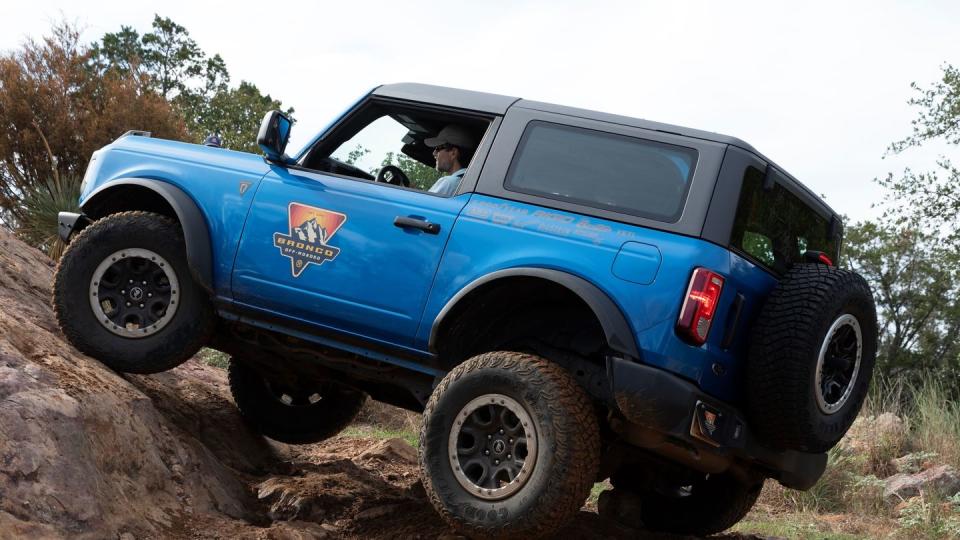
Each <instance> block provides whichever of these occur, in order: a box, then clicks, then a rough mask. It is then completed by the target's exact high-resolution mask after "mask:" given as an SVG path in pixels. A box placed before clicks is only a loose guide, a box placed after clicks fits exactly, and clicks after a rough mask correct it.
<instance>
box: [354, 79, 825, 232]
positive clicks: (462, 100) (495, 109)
mask: <svg viewBox="0 0 960 540" xmlns="http://www.w3.org/2000/svg"><path fill="white" fill-rule="evenodd" d="M372 93H373V95H375V96H381V97H389V98H396V99H403V100H410V101H420V102H426V103H435V104H437V105H443V106H446V107H455V108H458V109H466V110H471V111H477V112H483V113H488V114H496V115H504V114H506V112H507V109H509V108H510V107H519V108H523V109H530V110H536V111H543V112H549V113H555V114H562V115H566V116H573V117H577V118H585V119H590V120H597V121H600V122H609V123H612V124H621V125H625V126H631V127H637V128H641V129H649V130H651V131H660V132H664V133H671V134H675V135H681V136H684V137H692V138H696V139H703V140H707V141H713V142H717V143H721V144H729V145H732V146H736V147H738V148H742V149H744V150H746V151H748V152H752V153H753V154H756V155H757V156H758V157H759V158H760V159H762V160H764V161H765V162H767V163H768V164H770V165H773V166H775V167H776V168H777V169H779V170H780V171H782V172H783V173H784V174H785V175H786V177H787V178H788V179H789V180H791V181H793V182H794V183H795V184H796V187H797V188H799V189H801V190H803V191H805V192H806V193H807V194H808V195H810V196H812V197H813V198H814V199H815V200H816V201H817V202H818V203H820V204H822V205H823V207H824V209H825V210H826V211H827V212H829V213H830V214H833V215H836V216H838V217H839V214H837V213H836V212H835V211H834V210H833V209H832V208H830V206H829V205H828V204H827V203H826V202H825V201H824V200H823V199H822V198H821V197H820V196H818V195H817V194H816V193H814V192H813V191H812V190H810V188H808V187H807V186H805V185H803V183H802V182H800V181H799V180H797V179H796V178H794V177H793V176H792V175H790V173H788V172H786V170H785V169H784V168H783V167H780V166H779V165H777V164H776V163H774V161H773V160H771V159H769V158H768V157H766V156H764V155H763V154H761V153H760V152H759V151H758V150H757V149H756V148H754V147H753V146H751V145H750V144H749V143H747V142H746V141H744V140H742V139H738V138H736V137H731V136H729V135H722V134H719V133H713V132H711V131H703V130H699V129H693V128H687V127H683V126H676V125H673V124H664V123H661V122H654V121H651V120H643V119H640V118H633V117H630V116H621V115H618V114H611V113H604V112H598V111H592V110H589V109H579V108H577V107H567V106H565V105H555V104H552V103H543V102H540V101H532V100H528V99H521V98H518V97H513V96H503V95H500V94H490V93H487V92H476V91H473V90H462V89H459V88H449V87H446V86H435V85H432V84H420V83H394V84H385V85H383V86H379V87H377V88H375V89H374V90H373V92H372Z"/></svg>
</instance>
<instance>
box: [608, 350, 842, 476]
mask: <svg viewBox="0 0 960 540" xmlns="http://www.w3.org/2000/svg"><path fill="white" fill-rule="evenodd" d="M607 373H608V374H609V377H610V385H611V389H612V391H613V397H614V400H615V402H616V405H617V407H618V408H619V410H620V412H621V413H622V414H623V416H624V418H626V420H627V422H626V423H625V425H623V426H620V427H619V429H618V431H619V432H620V433H621V434H622V435H624V436H625V438H627V440H628V442H630V443H631V444H634V445H635V446H640V447H643V448H646V449H648V450H651V451H653V452H655V453H658V454H661V455H665V456H667V457H668V458H670V459H673V460H675V461H681V462H682V463H683V464H685V465H688V466H691V467H693V468H695V469H697V470H701V471H703V472H710V473H718V472H723V471H724V470H726V469H728V468H730V467H731V466H734V465H748V466H750V467H751V468H753V469H759V470H761V471H763V472H764V473H765V474H767V475H768V476H770V477H772V478H776V479H777V480H778V481H780V483H781V484H783V485H785V486H787V487H789V488H793V489H800V490H806V489H809V488H810V487H812V486H813V485H814V484H816V483H817V480H819V479H820V476H822V475H823V471H824V469H825V468H826V464H827V454H826V453H821V454H807V453H803V452H797V451H793V450H773V449H771V448H769V447H768V446H766V445H764V444H763V443H762V442H761V441H759V440H758V439H757V438H756V436H755V435H753V434H752V433H751V431H750V429H749V427H748V426H747V422H746V419H745V416H744V415H743V414H742V413H741V412H740V411H739V410H737V409H736V408H735V407H732V406H730V405H728V404H726V403H724V402H722V401H719V400H717V399H715V398H713V397H711V396H708V395H707V394H704V393H703V392H702V391H700V389H699V388H697V386H696V385H694V384H693V383H690V382H688V381H685V380H683V379H681V378H679V377H677V376H676V375H673V374H671V373H669V372H666V371H663V370H661V369H657V368H654V367H650V366H646V365H643V364H638V363H636V362H632V361H630V360H623V359H620V358H610V359H609V360H608V364H607Z"/></svg>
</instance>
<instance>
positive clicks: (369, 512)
mask: <svg viewBox="0 0 960 540" xmlns="http://www.w3.org/2000/svg"><path fill="white" fill-rule="evenodd" d="M399 509H400V505H399V504H386V505H383V506H374V507H373V508H367V509H366V510H363V511H361V512H359V513H357V515H356V519H357V521H363V520H366V519H377V518H380V517H383V516H389V515H390V514H392V513H394V512H396V511H397V510H399Z"/></svg>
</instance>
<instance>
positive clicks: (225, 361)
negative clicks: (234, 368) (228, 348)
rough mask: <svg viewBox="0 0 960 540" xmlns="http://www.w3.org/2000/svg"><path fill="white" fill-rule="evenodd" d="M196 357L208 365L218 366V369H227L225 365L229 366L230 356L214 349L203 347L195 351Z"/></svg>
mask: <svg viewBox="0 0 960 540" xmlns="http://www.w3.org/2000/svg"><path fill="white" fill-rule="evenodd" d="M197 357H198V358H199V359H200V361H201V362H203V363H204V364H206V365H208V366H213V367H218V368H220V369H227V367H229V366H230V356H229V355H228V354H226V353H222V352H220V351H217V350H214V349H208V348H206V347H204V348H202V349H200V352H199V353H197Z"/></svg>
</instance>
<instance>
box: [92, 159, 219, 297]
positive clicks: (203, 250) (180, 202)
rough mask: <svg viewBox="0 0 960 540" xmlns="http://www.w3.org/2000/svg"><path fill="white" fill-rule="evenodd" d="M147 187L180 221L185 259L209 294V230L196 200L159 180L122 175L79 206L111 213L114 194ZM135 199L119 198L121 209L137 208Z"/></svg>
mask: <svg viewBox="0 0 960 540" xmlns="http://www.w3.org/2000/svg"><path fill="white" fill-rule="evenodd" d="M144 189H146V190H149V191H150V192H151V193H152V194H153V195H154V196H159V197H161V198H162V199H163V201H165V202H166V204H167V205H168V206H169V208H170V210H172V212H173V214H174V215H175V216H176V218H177V220H178V221H179V222H180V227H181V228H182V229H183V239H184V242H185V243H186V248H187V262H188V264H189V266H190V272H191V274H192V275H193V278H194V279H195V280H196V281H197V283H199V284H200V285H201V286H202V287H203V288H204V289H206V290H207V291H208V292H210V293H213V259H212V253H213V250H212V248H211V244H210V229H209V227H208V226H207V221H206V219H205V218H204V216H203V212H201V211H200V207H199V206H197V203H196V202H194V200H193V199H192V198H191V197H190V196H189V195H187V194H186V193H185V192H184V191H183V190H182V189H180V188H178V187H177V186H174V185H172V184H169V183H167V182H163V181H161V180H152V179H145V178H122V179H118V180H114V181H111V182H109V183H107V184H104V185H102V186H100V187H99V188H97V189H96V190H95V191H93V192H92V193H91V194H90V195H89V196H87V198H86V200H84V202H83V205H82V206H81V209H82V210H83V212H84V214H85V215H87V216H90V217H91V218H93V219H99V218H101V217H105V216H106V215H108V214H110V213H113V211H115V206H116V204H117V203H116V198H117V197H118V196H124V195H126V196H135V194H136V193H137V192H140V194H141V196H142V195H143V194H144V192H143V191H142V190H144ZM143 208H144V207H138V205H137V203H136V201H129V200H128V201H123V208H122V209H121V210H138V209H143Z"/></svg>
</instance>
